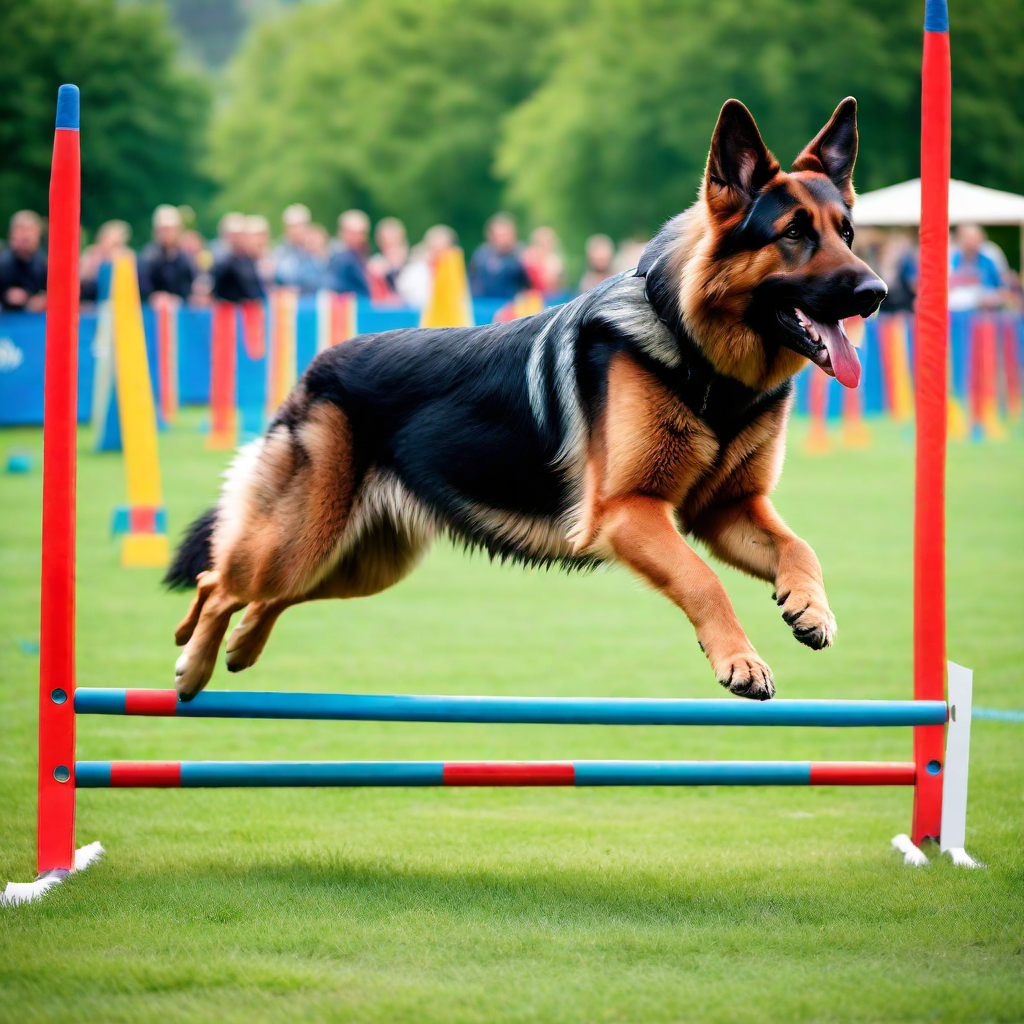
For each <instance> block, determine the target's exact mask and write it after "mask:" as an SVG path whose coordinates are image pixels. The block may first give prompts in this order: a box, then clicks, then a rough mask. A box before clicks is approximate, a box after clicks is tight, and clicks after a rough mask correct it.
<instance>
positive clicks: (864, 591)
mask: <svg viewBox="0 0 1024 1024" xmlns="http://www.w3.org/2000/svg"><path fill="white" fill-rule="evenodd" d="M197 423H198V419H197V417H196V415H195V414H191V415H190V416H188V417H187V418H186V422H185V424H184V425H182V426H180V427H178V428H177V429H176V430H175V431H173V432H171V433H168V434H165V435H163V436H162V438H161V448H162V458H163V462H164V466H163V469H164V486H165V490H166V492H167V495H168V506H169V514H170V517H171V523H172V532H174V533H175V534H177V533H178V532H179V531H180V530H181V529H182V528H183V527H184V525H185V524H186V522H187V520H188V518H189V517H190V516H191V515H192V514H194V513H195V512H196V511H198V510H199V509H200V508H201V507H202V506H203V504H204V502H206V501H207V500H208V499H209V498H211V497H212V496H213V494H214V493H215V490H216V486H217V481H218V473H219V471H220V469H221V467H222V464H223V461H224V460H223V458H222V457H221V456H217V455H211V454H209V453H207V452H205V451H204V450H203V441H202V438H201V436H200V435H199V434H198V433H197V430H196V425H197ZM874 429H875V434H876V444H875V446H874V447H873V448H871V449H870V450H868V451H863V452H848V451H838V452H837V453H836V454H834V455H832V456H829V457H825V458H813V459H812V458H810V457H808V456H805V455H803V454H801V450H800V445H799V438H800V433H801V428H800V427H799V425H798V426H797V427H796V428H795V431H794V439H793V440H792V441H791V445H790V449H791V454H790V457H789V460H788V465H787V469H786V472H785V474H784V476H783V482H782V485H781V487H780V490H779V493H778V502H777V503H778V505H779V507H780V509H781V510H782V512H783V514H784V515H785V516H786V518H787V520H788V521H789V522H790V523H791V524H792V525H793V526H794V528H795V529H797V530H798V531H799V532H800V533H801V534H802V535H803V536H805V537H806V538H807V539H808V540H810V542H811V543H812V544H813V545H814V547H815V548H816V549H817V551H818V554H819V556H820V558H821V561H822V563H823V565H824V568H825V576H826V582H827V585H828V589H829V594H830V598H831V602H832V607H833V609H834V611H835V613H836V616H837V618H838V620H839V625H840V636H839V642H838V645H837V647H836V648H834V649H833V650H831V651H826V652H821V653H816V652H812V651H810V650H808V649H806V648H804V647H802V646H800V645H799V644H797V643H796V642H795V641H794V640H793V638H792V636H791V634H790V632H789V630H788V629H787V628H786V627H785V626H784V625H783V623H782V621H781V619H780V618H779V613H778V609H777V608H776V607H775V605H774V603H773V602H772V601H771V600H769V591H770V588H769V587H767V585H765V584H762V583H758V582H756V581H753V580H749V579H746V578H744V577H741V576H739V575H738V574H736V573H733V572H731V571H726V570H723V572H722V575H723V578H724V580H725V582H726V586H727V587H728V589H729V591H730V593H731V595H732V597H733V600H734V602H735V604H736V607H737V610H738V612H739V614H740V618H741V619H742V621H743V622H744V624H745V626H746V629H747V632H748V633H749V634H750V636H751V638H752V639H753V641H754V643H755V645H756V646H757V648H758V650H759V652H760V653H761V654H762V656H764V657H765V659H766V660H767V661H768V663H769V664H770V665H771V666H772V668H773V669H774V672H775V678H776V682H777V683H778V685H779V693H780V695H781V696H785V697H837V698H838V697H850V698H853V697H858V698H869V697H879V698H895V697H907V696H909V695H910V685H911V684H910V670H911V651H910V631H911V602H910V598H911V495H912V484H911V476H912V461H913V459H912V456H913V453H912V447H911V444H910V442H909V441H908V440H907V438H906V437H905V436H903V435H902V434H901V433H899V432H898V431H897V430H896V429H895V428H893V427H891V426H886V425H875V427H874ZM87 441H88V439H87V438H86V437H85V435H84V434H83V436H82V438H81V442H82V449H81V459H80V463H79V549H78V558H79V574H78V594H79V609H78V682H79V683H80V684H82V685H87V686H168V685H170V683H171V680H172V676H173V668H172V667H173V664H174V660H175V657H176V649H175V648H174V646H173V643H172V639H171V634H172V631H173V628H174V625H175V623H176V622H177V620H178V619H179V618H180V616H181V614H182V612H183V610H184V608H185V604H186V599H185V598H183V596H182V595H168V594H165V593H162V592H161V590H160V588H159V587H158V585H157V584H158V575H159V574H158V573H157V572H155V571H146V570H124V569H121V568H119V567H118V556H117V548H116V546H115V543H114V542H113V541H112V540H111V539H110V537H109V535H108V521H109V515H110V510H111V507H112V506H113V505H114V504H115V503H116V502H118V501H121V500H123V497H122V496H123V493H124V491H123V489H124V483H123V478H122V467H121V463H120V460H119V459H118V458H117V457H113V456H96V455H93V454H91V453H90V452H89V451H88V446H87ZM14 445H21V446H24V447H27V448H29V449H31V450H33V451H35V452H37V453H38V452H39V451H40V450H41V435H40V434H39V432H37V431H7V432H4V433H2V434H0V454H2V451H4V450H6V448H7V447H10V446H14ZM1022 455H1024V442H1022V440H1021V438H1020V436H1019V432H1018V434H1017V436H1015V438H1014V439H1013V440H1012V441H1010V442H1008V443H1006V444H1001V445H995V444H992V445H957V446H954V447H953V448H952V449H951V452H950V494H949V516H950V522H949V601H948V603H949V656H950V657H951V658H953V659H954V660H957V661H959V662H960V663H962V664H965V665H968V666H970V667H972V668H973V669H974V670H975V702H976V704H978V705H982V706H986V707H999V708H1021V707H1024V693H1022V687H1021V683H1022V672H1021V666H1022V664H1024V473H1022V464H1024V459H1022ZM40 491H41V476H40V472H39V468H38V460H37V464H36V469H35V471H34V472H33V473H32V474H31V475H29V476H0V508H2V510H3V513H2V519H0V680H2V685H0V879H4V880H6V879H19V880H25V879H27V878H29V877H31V875H32V869H33V866H34V816H35V793H34V790H35V717H36V712H35V706H36V700H37V697H36V687H37V671H38V657H37V656H36V655H34V654H32V653H31V652H30V651H29V652H26V650H25V649H24V642H25V641H31V640H34V639H35V638H37V637H38V628H39V627H38V572H39V501H40ZM212 685H213V686H215V687H228V686H229V685H233V686H234V687H236V688H247V689H274V690H281V689H295V690H307V689H308V690H352V691H361V692H424V693H432V692H433V693H438V692H441V693H445V692H447V693H489V694H517V693H518V694H564V695H574V694H575V695H595V696H598V695H601V696H641V695H646V696H694V697H717V696H721V691H720V689H719V688H718V686H717V685H716V683H715V681H714V679H713V677H712V675H711V672H710V670H709V669H708V667H707V664H706V663H705V661H704V659H703V657H702V656H701V654H700V652H699V650H698V648H697V645H696V643H695V642H694V639H693V634H692V631H691V629H690V626H689V624H688V623H687V622H686V621H685V620H684V619H683V617H682V616H681V614H680V613H679V612H677V611H676V610H675V609H674V608H672V607H671V606H669V605H668V604H667V603H666V602H665V601H664V600H663V599H662V598H661V597H659V596H658V595H656V594H654V593H651V592H648V591H646V590H645V589H643V588H642V587H641V586H640V585H639V584H637V583H636V582H635V581H634V580H633V579H632V578H631V577H630V576H628V575H627V574H626V573H624V572H622V571H619V570H614V571H602V572H598V573H596V574H592V575H589V576H588V575H584V576H562V575H558V574H557V573H553V572H551V573H545V572H529V571H524V570H521V569H510V568H502V567H500V566H496V565H491V564H489V563H488V562H487V561H486V559H484V558H482V557H481V556H479V555H477V556H472V557H467V556H465V555H463V554H460V553H457V552H454V551H452V550H450V549H449V548H447V547H446V546H444V545H439V546H438V547H437V548H436V549H435V551H434V553H433V554H432V556H431V557H430V558H429V559H428V561H427V562H426V563H425V564H424V565H423V566H422V567H421V569H420V570H419V571H418V572H417V573H415V574H414V575H413V576H412V577H410V578H409V579H408V580H406V581H405V582H404V583H402V584H401V585H399V586H398V587H396V588H394V589H393V590H391V591H389V592H387V593H385V594H383V595H381V596H379V597H375V598H373V599H372V600H366V601H353V602H349V603H346V604H342V603H340V602H331V603H323V604H318V605H308V606H305V607H301V608H297V609H293V610H292V611H290V612H288V613H287V614H286V615H285V617H284V619H283V620H282V622H281V624H280V625H279V626H278V628H277V630H276V632H275V634H274V636H273V638H272V640H271V643H270V645H269V647H268V649H267V652H266V653H265V655H264V657H263V659H262V661H261V662H260V663H259V664H258V665H257V666H256V667H255V668H254V669H252V670H251V671H250V672H248V673H247V674H246V675H245V676H243V677H240V678H235V677H230V678H229V677H228V676H227V673H226V672H224V671H223V669H222V668H220V669H218V674H217V675H216V676H215V677H214V681H213V684H212ZM1022 750H1024V725H1022V724H1014V723H1005V722H998V721H987V720H977V721H975V724H974V737H973V748H972V765H971V792H970V807H969V814H968V848H969V849H970V851H971V852H972V853H973V854H974V855H975V856H977V857H979V858H980V859H981V860H983V861H984V862H985V863H987V864H988V865H989V867H988V870H986V871H975V872H967V871H962V870H957V869H954V868H953V867H952V866H951V865H950V864H948V863H946V862H943V861H937V860H936V861H935V862H933V864H932V865H931V866H930V867H929V868H928V869H927V870H918V871H914V870H911V869H908V868H904V867H903V866H902V864H901V862H900V858H899V857H898V856H897V855H896V854H894V853H893V852H892V851H891V850H890V849H889V845H888V844H889V840H890V838H891V837H892V836H893V835H894V834H895V833H897V832H902V831H906V830H907V829H908V828H909V824H910V805H911V794H910V792H909V791H907V790H904V789H870V788H866V789H833V788H813V789H812V788H800V789H758V788H749V789H743V788H734V789H729V788H709V789H692V790H685V789H678V790H672V789H656V788H650V789H646V788H641V789H628V790H623V789H620V790H612V789H609V790H600V789H590V790H586V789H584V790H579V791H573V790H563V789H554V790H536V789H534V790H487V789H468V790H447V791H446V790H350V791H343V790H262V791H261V790H219V791H218V790H207V791H188V792H182V791H160V790H156V791H131V790H118V791H104V790H94V791H84V792H83V793H82V794H81V795H80V797H79V803H78V807H79V816H78V836H79V842H80V843H85V842H89V841H91V840H94V839H99V840H101V841H102V842H103V844H104V845H105V846H106V848H107V851H108V852H107V855H106V857H105V858H104V859H103V860H102V861H101V862H100V863H99V864H98V865H96V866H95V867H93V868H90V870H89V871H88V872H86V873H85V874H83V875H82V876H80V877H77V878H74V879H72V880H71V881H70V882H68V883H67V884H66V885H64V886H61V887H59V888H58V889H57V890H55V891H54V892H52V893H51V894H50V895H49V896H48V897H47V898H46V900H45V901H44V902H42V903H41V904H36V905H32V906H25V907H20V908H14V909H7V910H4V911H0V1020H2V1021H4V1022H12V1024H13V1022H17V1024H26V1022H42V1021H46V1022H69V1024H70V1022H74V1024H86V1022H94V1021H95V1022H104V1024H112V1022H125V1024H129V1022H130V1024H143V1022H150V1021H152V1022H161V1024H164V1022H169V1021H188V1022H207V1021H210V1022H214V1021H216V1022H243V1024H255V1022H258V1021H282V1020H287V1021H358V1022H367V1024H370V1022H404V1021H410V1022H417V1024H419V1022H438V1024H451V1022H460V1021H467V1022H480V1024H491V1022H499V1021H501V1022H504V1021H509V1022H524V1024H525V1022H544V1024H548V1022H550V1024H561V1022H565V1024H569V1022H598V1021H601V1022H606V1021H607V1022H626V1021H635V1022H662V1021H692V1022H705V1021H707V1022H712V1021H713V1022H719V1021H721V1022H764V1021H863V1022H888V1021H1007V1022H1009V1021H1020V1020H1022V1019H1024V850H1022V846H1024V843H1022V841H1024V756H1022ZM79 756H80V757H81V758H83V759H92V758H95V759H106V758H138V759H142V758H168V759H179V758H194V759H203V758H210V759H232V758H252V759H259V758H296V759H302V758H308V759H320V758H324V759H332V758H333V759H387V758H396V759H398V758H403V759H404V758H422V759H431V758H437V759H440V758H448V759H460V758H524V759H532V758H574V757H575V758H741V759H745V758H751V759H760V758H778V759H800V758H812V759H822V760H829V759H832V760H842V759H850V760H862V759H894V760H906V759H909V756H910V733H909V730H881V729H863V730H851V731H844V730H824V729H807V730H794V729H761V730H752V729H741V728H724V729H723V728H720V729H686V728H680V729H664V728H663V729H658V728H641V727H635V728H618V729H615V728H605V727H573V726H569V727H547V726H473V725H468V726H466V725H464V726H443V725H412V724H378V723H303V722H292V723H289V722H245V721H240V722H231V721H216V720H208V721H202V720H180V721H179V720H164V719H137V718H136V719H124V718H86V719H81V720H80V721H79Z"/></svg>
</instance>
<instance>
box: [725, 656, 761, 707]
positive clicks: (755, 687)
mask: <svg viewBox="0 0 1024 1024" xmlns="http://www.w3.org/2000/svg"><path fill="white" fill-rule="evenodd" d="M716 674H717V676H718V681H719V682H720V683H721V684H722V685H723V686H724V687H725V688H726V689H727V690H728V691H729V692H730V693H735V694H736V696H737V697H749V698H750V699H751V700H770V699H771V698H772V697H774V696H775V680H773V679H772V670H771V669H770V668H769V667H768V666H767V665H766V664H765V663H764V662H763V661H762V660H761V659H760V658H759V657H758V656H757V655H756V654H753V653H750V654H737V655H734V656H733V657H731V658H727V659H725V660H724V662H723V663H722V664H720V665H718V666H717V667H716Z"/></svg>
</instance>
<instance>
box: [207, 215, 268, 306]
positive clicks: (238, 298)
mask: <svg viewBox="0 0 1024 1024" xmlns="http://www.w3.org/2000/svg"><path fill="white" fill-rule="evenodd" d="M220 235H221V238H222V240H223V243H224V251H223V253H222V255H221V257H220V258H219V259H218V260H217V262H216V263H215V264H214V265H213V297H214V298H215V299H219V300H220V301H221V302H247V301H248V300H250V299H263V298H266V295H265V293H264V291H263V285H262V284H261V283H260V276H259V273H258V271H257V269H256V260H255V259H254V258H253V253H252V249H251V245H250V238H249V232H248V224H247V222H246V218H245V215H244V214H242V213H226V214H224V216H223V217H222V218H221V222H220Z"/></svg>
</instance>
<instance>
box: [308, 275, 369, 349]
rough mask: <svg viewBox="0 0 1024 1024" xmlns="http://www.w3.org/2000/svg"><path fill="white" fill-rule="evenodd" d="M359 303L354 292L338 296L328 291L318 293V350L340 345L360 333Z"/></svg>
mask: <svg viewBox="0 0 1024 1024" xmlns="http://www.w3.org/2000/svg"><path fill="white" fill-rule="evenodd" d="M357 310H358V303H357V300H356V296H355V295H354V294H353V293H352V292H345V293H343V294H338V293H337V292H332V291H327V290H326V289H324V290H322V291H318V292H317V293H316V350H317V352H323V351H324V350H325V349H329V348H332V347H333V346H334V345H340V344H341V343H342V342H343V341H348V339H349V338H354V337H355V336H356V335H357V334H358V333H359V328H358V326H357Z"/></svg>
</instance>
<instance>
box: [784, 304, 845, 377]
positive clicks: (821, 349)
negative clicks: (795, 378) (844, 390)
mask: <svg viewBox="0 0 1024 1024" xmlns="http://www.w3.org/2000/svg"><path fill="white" fill-rule="evenodd" d="M793 315H794V317H795V318H796V323H797V324H798V325H799V328H800V329H801V330H802V331H803V333H804V335H805V336H806V338H807V341H808V342H809V343H810V345H809V351H808V356H809V357H810V359H811V360H812V361H813V362H815V363H817V365H818V366H820V367H821V368H822V369H823V370H824V371H825V372H826V373H827V374H828V375H829V376H831V377H835V378H836V380H838V381H839V383H840V384H843V385H844V386H846V387H848V388H855V387H856V386H857V385H858V384H859V383H860V359H858V358H857V351H856V349H854V347H853V342H852V341H850V339H849V337H848V336H847V333H846V330H845V328H844V327H843V322H842V321H841V320H839V321H837V322H835V323H826V322H823V321H820V320H813V319H811V317H809V316H808V315H807V314H806V313H805V312H804V311H803V310H802V309H794V310H793Z"/></svg>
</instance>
